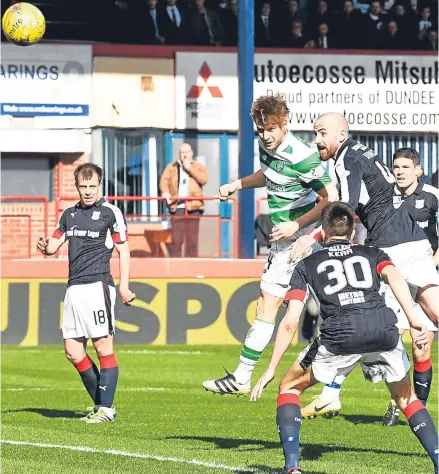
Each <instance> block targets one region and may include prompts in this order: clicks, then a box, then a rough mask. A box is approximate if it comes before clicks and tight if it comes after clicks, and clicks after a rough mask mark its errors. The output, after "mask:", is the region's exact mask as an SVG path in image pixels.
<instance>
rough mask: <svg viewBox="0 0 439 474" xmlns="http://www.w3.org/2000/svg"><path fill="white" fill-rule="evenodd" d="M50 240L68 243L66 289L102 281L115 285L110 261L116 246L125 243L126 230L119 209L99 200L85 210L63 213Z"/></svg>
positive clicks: (76, 207)
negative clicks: (67, 286) (68, 286)
mask: <svg viewBox="0 0 439 474" xmlns="http://www.w3.org/2000/svg"><path fill="white" fill-rule="evenodd" d="M53 237H55V238H57V239H59V240H61V241H64V240H68V241H69V282H68V284H69V285H75V284H83V283H95V282H97V281H104V282H106V283H108V284H110V285H114V282H113V278H112V276H111V274H110V258H111V254H112V253H113V248H114V244H115V243H123V242H125V241H126V240H127V226H126V221H125V218H124V216H123V214H122V212H121V211H120V209H119V208H118V207H116V206H113V205H112V204H109V203H108V202H106V201H105V199H100V200H99V201H97V202H96V203H95V204H94V205H93V206H91V207H88V208H84V207H82V205H81V203H80V202H79V203H77V204H76V205H75V206H73V207H69V208H68V209H66V210H65V211H64V212H63V214H62V216H61V219H60V220H59V223H58V227H57V229H56V230H55V232H54V234H53Z"/></svg>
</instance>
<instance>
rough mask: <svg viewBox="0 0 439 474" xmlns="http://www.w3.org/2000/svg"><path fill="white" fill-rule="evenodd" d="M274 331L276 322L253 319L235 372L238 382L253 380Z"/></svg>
mask: <svg viewBox="0 0 439 474" xmlns="http://www.w3.org/2000/svg"><path fill="white" fill-rule="evenodd" d="M273 331H274V323H269V322H267V321H262V319H255V320H254V321H253V324H252V327H251V328H250V329H249V330H248V333H247V337H246V338H245V342H244V347H243V348H242V351H241V355H240V357H239V360H240V361H241V362H240V363H239V365H238V368H237V369H236V370H235V372H234V373H233V375H234V376H235V379H236V381H237V382H238V383H240V384H245V383H247V382H249V381H250V380H251V377H252V373H253V370H254V368H255V367H256V364H257V363H258V360H259V357H261V354H262V352H263V351H264V349H265V348H266V347H267V346H268V344H269V342H270V340H271V337H272V336H273Z"/></svg>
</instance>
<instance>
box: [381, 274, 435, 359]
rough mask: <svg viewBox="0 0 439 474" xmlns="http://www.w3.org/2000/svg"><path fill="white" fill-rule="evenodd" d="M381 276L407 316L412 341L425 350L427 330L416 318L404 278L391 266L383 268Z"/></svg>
mask: <svg viewBox="0 0 439 474" xmlns="http://www.w3.org/2000/svg"><path fill="white" fill-rule="evenodd" d="M381 276H382V277H383V279H384V282H385V283H387V284H388V285H390V288H392V291H393V294H394V295H395V297H396V299H397V300H398V302H399V304H400V305H401V307H402V309H403V311H404V313H405V315H406V316H407V319H408V322H409V324H410V327H411V328H412V329H413V330H414V331H411V334H412V339H413V341H414V342H415V344H417V345H419V346H423V347H424V350H426V349H427V347H428V338H427V329H426V328H425V326H424V325H423V324H421V323H420V322H419V320H418V319H417V318H416V314H415V309H414V306H413V299H412V295H411V293H410V289H409V286H408V284H407V282H406V281H405V280H404V277H403V276H402V275H401V273H400V272H399V271H398V270H397V269H396V268H395V267H394V266H393V265H387V266H386V267H384V268H383V269H382V271H381Z"/></svg>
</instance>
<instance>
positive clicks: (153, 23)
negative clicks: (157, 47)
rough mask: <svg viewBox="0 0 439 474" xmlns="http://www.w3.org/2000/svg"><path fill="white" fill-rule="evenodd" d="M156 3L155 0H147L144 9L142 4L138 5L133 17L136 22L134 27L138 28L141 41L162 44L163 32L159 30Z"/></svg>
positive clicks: (163, 39)
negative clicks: (135, 15)
mask: <svg viewBox="0 0 439 474" xmlns="http://www.w3.org/2000/svg"><path fill="white" fill-rule="evenodd" d="M157 3H158V2H157V0H148V1H147V3H146V9H145V6H144V4H141V5H139V7H138V8H139V11H138V12H137V17H134V18H135V21H136V23H137V25H136V27H137V28H139V36H140V37H141V42H142V43H147V44H163V43H164V42H165V37H164V35H163V32H162V31H161V30H160V21H159V10H158V8H157Z"/></svg>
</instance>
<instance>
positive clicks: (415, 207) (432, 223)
mask: <svg viewBox="0 0 439 474" xmlns="http://www.w3.org/2000/svg"><path fill="white" fill-rule="evenodd" d="M402 203H404V206H405V207H406V209H407V211H408V213H409V214H410V215H411V216H412V217H413V219H414V220H415V221H416V224H418V226H419V227H420V228H421V229H423V230H424V232H425V234H426V235H427V237H428V240H429V241H430V244H431V246H432V248H433V251H434V252H436V250H437V249H438V238H439V236H438V226H439V189H437V188H435V187H434V186H430V185H429V184H422V183H419V184H418V186H417V187H416V189H415V191H414V192H413V194H411V195H410V196H407V197H405V196H404V194H402V192H401V191H400V190H399V189H398V187H395V195H394V197H393V204H394V206H395V207H396V208H398V207H399V206H400V205H401V204H402Z"/></svg>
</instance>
